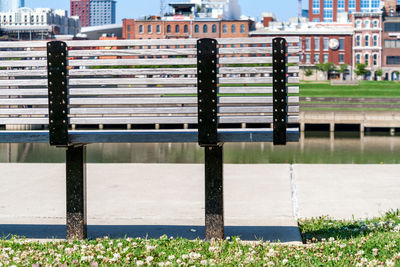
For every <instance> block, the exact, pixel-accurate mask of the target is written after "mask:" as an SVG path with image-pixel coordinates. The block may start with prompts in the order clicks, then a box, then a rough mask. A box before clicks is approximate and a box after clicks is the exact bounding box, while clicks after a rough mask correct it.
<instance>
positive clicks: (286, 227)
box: [0, 164, 301, 242]
mask: <svg viewBox="0 0 400 267" xmlns="http://www.w3.org/2000/svg"><path fill="white" fill-rule="evenodd" d="M0 173H1V180H2V187H1V188H0V234H2V233H3V234H10V233H11V234H18V235H25V236H27V237H31V238H48V237H57V238H63V237H65V227H64V226H63V224H65V166H64V164H0ZM289 174H290V169H289V165H228V164H227V165H224V179H225V180H224V190H225V225H226V226H227V227H226V235H227V236H229V235H231V236H241V238H242V239H244V240H246V239H247V240H254V239H259V238H263V239H264V240H271V241H278V240H280V241H282V242H298V241H300V240H301V238H300V234H299V231H298V228H297V223H296V220H295V219H294V217H293V213H292V201H291V186H290V179H288V177H289ZM87 210H88V224H89V227H88V235H89V236H90V237H97V236H104V235H110V236H113V237H117V236H120V237H123V236H125V235H128V236H150V237H159V236H160V235H162V234H165V233H166V234H168V235H173V236H183V237H187V238H196V237H200V238H204V166H203V165H200V164H88V206H87Z"/></svg>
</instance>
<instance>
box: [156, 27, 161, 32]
mask: <svg viewBox="0 0 400 267" xmlns="http://www.w3.org/2000/svg"><path fill="white" fill-rule="evenodd" d="M156 30H157V33H161V26H160V25H157V26H156Z"/></svg>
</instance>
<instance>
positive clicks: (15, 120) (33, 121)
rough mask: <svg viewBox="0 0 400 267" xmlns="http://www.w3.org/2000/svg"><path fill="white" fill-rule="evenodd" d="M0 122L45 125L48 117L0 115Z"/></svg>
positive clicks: (47, 122)
mask: <svg viewBox="0 0 400 267" xmlns="http://www.w3.org/2000/svg"><path fill="white" fill-rule="evenodd" d="M0 124H5V125H7V124H15V125H22V124H26V125H47V124H49V119H48V118H45V117H40V118H34V117H18V118H2V117H0Z"/></svg>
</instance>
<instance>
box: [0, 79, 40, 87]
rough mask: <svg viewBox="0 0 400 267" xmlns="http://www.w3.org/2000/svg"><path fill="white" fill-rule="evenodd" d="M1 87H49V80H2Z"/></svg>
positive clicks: (0, 81)
mask: <svg viewBox="0 0 400 267" xmlns="http://www.w3.org/2000/svg"><path fill="white" fill-rule="evenodd" d="M0 86H47V79H29V80H25V79H15V80H1V79H0Z"/></svg>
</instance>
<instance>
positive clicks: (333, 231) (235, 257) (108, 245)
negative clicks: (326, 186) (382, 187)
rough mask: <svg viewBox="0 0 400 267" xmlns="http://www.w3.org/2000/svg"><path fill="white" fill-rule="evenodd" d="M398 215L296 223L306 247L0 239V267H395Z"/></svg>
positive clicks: (399, 247)
mask: <svg viewBox="0 0 400 267" xmlns="http://www.w3.org/2000/svg"><path fill="white" fill-rule="evenodd" d="M399 215H400V213H399V211H395V212H389V213H387V214H386V215H384V216H382V217H380V218H373V219H369V220H351V221H344V220H334V219H330V218H328V217H320V218H312V219H303V220H299V225H300V230H301V233H302V236H303V239H304V242H305V243H307V244H305V245H303V244H301V245H298V244H292V245H282V244H271V243H269V242H262V241H257V242H252V243H243V242H241V241H240V240H239V239H238V238H232V239H227V240H217V241H211V242H204V241H202V240H186V239H181V238H179V239H173V238H168V237H167V236H162V237H160V238H159V239H157V240H154V239H152V240H147V239H131V238H124V239H114V240H112V239H108V238H101V239H96V240H89V241H88V240H85V241H77V240H76V241H50V242H47V243H38V242H30V241H28V240H24V239H16V238H12V239H10V240H4V239H3V240H0V266H1V265H5V266H9V265H15V266H23V265H33V264H34V265H37V266H39V265H61V264H66V265H68V266H69V265H81V266H98V265H102V266H109V265H114V266H121V265H133V266H138V265H139V266H140V265H148V266H242V265H243V266H282V265H286V266H379V265H382V266H383V265H386V266H395V265H399V264H400V233H399V230H400V219H399Z"/></svg>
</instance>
